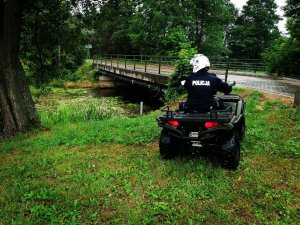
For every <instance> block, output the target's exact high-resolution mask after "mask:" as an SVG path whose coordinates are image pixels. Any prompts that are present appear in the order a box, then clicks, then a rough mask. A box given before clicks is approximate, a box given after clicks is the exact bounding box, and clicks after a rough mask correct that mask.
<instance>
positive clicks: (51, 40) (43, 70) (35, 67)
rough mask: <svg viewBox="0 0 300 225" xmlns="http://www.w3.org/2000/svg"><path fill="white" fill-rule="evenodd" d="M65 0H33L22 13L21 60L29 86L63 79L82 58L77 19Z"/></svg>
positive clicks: (82, 49) (82, 52)
mask: <svg viewBox="0 0 300 225" xmlns="http://www.w3.org/2000/svg"><path fill="white" fill-rule="evenodd" d="M71 10H72V9H71V5H70V4H69V3H68V1H57V0H55V1H46V2H45V1H37V2H36V8H35V9H34V10H28V11H26V12H25V16H24V25H23V30H22V39H21V59H22V61H23V65H25V68H26V70H25V72H26V75H27V77H28V79H29V81H30V83H31V84H32V85H35V86H37V87H40V86H42V85H45V84H47V83H48V82H49V81H51V80H52V79H53V78H57V79H66V77H67V76H68V75H70V74H71V73H73V72H74V71H75V70H76V69H77V67H78V66H79V65H81V64H82V62H83V59H84V57H86V55H87V54H86V50H85V49H84V44H85V43H84V35H83V34H82V33H81V21H80V20H79V19H78V18H76V17H75V16H73V15H72V13H71Z"/></svg>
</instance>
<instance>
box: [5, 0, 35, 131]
mask: <svg viewBox="0 0 300 225" xmlns="http://www.w3.org/2000/svg"><path fill="white" fill-rule="evenodd" d="M32 3H33V1H31V0H27V1H26V0H6V1H4V0H0V111H1V114H2V119H3V124H4V129H3V131H4V134H5V136H12V135H15V134H16V133H17V132H19V131H22V132H23V131H27V130H29V129H30V128H32V127H36V126H39V124H40V122H39V118H38V115H37V112H36V110H35V105H34V102H33V100H32V97H31V94H30V91H29V86H28V84H27V81H26V78H25V73H24V70H23V67H22V64H21V62H20V59H19V57H18V51H19V45H20V37H21V27H22V16H23V10H24V8H25V7H26V6H29V5H30V4H32Z"/></svg>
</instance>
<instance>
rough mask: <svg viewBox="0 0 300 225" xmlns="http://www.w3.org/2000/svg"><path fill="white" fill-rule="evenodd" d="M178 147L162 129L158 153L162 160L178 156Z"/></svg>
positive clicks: (172, 138) (173, 139)
mask: <svg viewBox="0 0 300 225" xmlns="http://www.w3.org/2000/svg"><path fill="white" fill-rule="evenodd" d="M179 148H180V145H179V144H178V143H177V141H176V140H175V138H174V137H172V136H171V135H170V134H169V132H168V131H167V130H166V129H163V130H162V131H161V134H160V138H159V152H160V155H161V157H162V158H163V159H172V158H174V157H176V156H177V155H178V154H179Z"/></svg>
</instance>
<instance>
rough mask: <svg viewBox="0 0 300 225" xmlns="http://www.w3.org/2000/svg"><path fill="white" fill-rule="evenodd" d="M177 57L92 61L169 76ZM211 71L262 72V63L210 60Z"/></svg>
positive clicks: (113, 56)
mask: <svg viewBox="0 0 300 225" xmlns="http://www.w3.org/2000/svg"><path fill="white" fill-rule="evenodd" d="M177 60H178V58H177V57H168V56H154V55H119V54H107V55H100V56H98V57H95V58H94V59H93V61H94V63H95V62H97V63H98V64H102V65H109V66H114V67H119V68H125V69H131V70H138V71H143V72H148V73H156V74H162V75H169V74H171V73H172V72H173V71H174V69H175V65H176V61H177ZM210 62H211V69H212V70H226V68H228V70H229V71H236V72H241V73H243V72H244V73H254V74H255V73H257V72H262V73H263V72H264V71H265V68H264V65H263V63H262V62H261V61H260V60H257V59H228V58H226V57H223V58H210Z"/></svg>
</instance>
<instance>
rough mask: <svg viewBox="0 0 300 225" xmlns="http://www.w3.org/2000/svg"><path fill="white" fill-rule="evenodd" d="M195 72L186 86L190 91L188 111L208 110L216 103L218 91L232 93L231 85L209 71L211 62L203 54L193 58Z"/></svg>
mask: <svg viewBox="0 0 300 225" xmlns="http://www.w3.org/2000/svg"><path fill="white" fill-rule="evenodd" d="M191 64H192V65H193V73H192V74H190V76H189V77H188V78H187V80H186V82H185V85H184V86H185V88H186V89H187V92H188V98H187V102H186V107H187V111H198V112H207V111H209V109H210V107H211V106H212V105H213V104H214V101H215V100H214V95H215V94H216V93H217V91H220V92H223V93H226V94H227V93H230V92H231V89H232V88H231V87H230V86H228V84H226V83H224V82H223V81H222V80H221V79H220V78H218V77H217V76H216V75H215V74H211V73H209V72H208V70H209V67H210V62H209V60H208V58H207V57H206V56H204V55H202V54H197V55H195V56H194V58H193V59H191Z"/></svg>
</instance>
